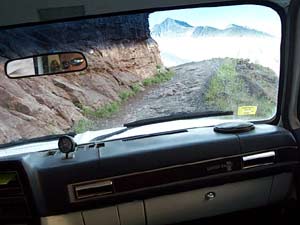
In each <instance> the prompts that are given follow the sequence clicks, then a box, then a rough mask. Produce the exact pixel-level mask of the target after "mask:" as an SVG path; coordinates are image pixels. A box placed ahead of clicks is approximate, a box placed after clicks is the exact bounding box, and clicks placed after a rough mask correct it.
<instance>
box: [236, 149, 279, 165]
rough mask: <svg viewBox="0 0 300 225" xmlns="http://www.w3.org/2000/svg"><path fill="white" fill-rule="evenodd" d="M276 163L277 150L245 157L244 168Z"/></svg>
mask: <svg viewBox="0 0 300 225" xmlns="http://www.w3.org/2000/svg"><path fill="white" fill-rule="evenodd" d="M274 163H275V152H274V151H270V152H264V153H259V154H255V155H249V156H244V157H243V163H242V168H243V169H249V168H253V167H258V166H266V165H271V164H274Z"/></svg>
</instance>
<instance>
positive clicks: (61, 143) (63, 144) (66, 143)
mask: <svg viewBox="0 0 300 225" xmlns="http://www.w3.org/2000/svg"><path fill="white" fill-rule="evenodd" d="M75 148H76V143H75V141H74V140H73V138H72V137H71V136H67V135H65V136H62V137H60V138H59V139H58V149H59V150H60V151H61V152H62V153H66V154H68V153H70V152H74V151H75Z"/></svg>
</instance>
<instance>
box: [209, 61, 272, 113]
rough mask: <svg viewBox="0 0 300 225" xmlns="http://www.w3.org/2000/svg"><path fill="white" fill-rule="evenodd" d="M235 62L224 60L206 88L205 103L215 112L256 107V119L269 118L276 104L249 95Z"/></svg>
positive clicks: (260, 97)
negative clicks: (214, 109) (241, 107)
mask: <svg viewBox="0 0 300 225" xmlns="http://www.w3.org/2000/svg"><path fill="white" fill-rule="evenodd" d="M236 63H237V60H234V59H226V60H225V61H224V63H223V64H222V65H221V67H220V68H219V70H218V71H217V74H216V76H214V77H213V78H212V79H211V81H210V84H209V86H208V90H207V92H206V94H205V101H206V102H207V104H208V105H210V106H212V107H214V108H216V109H217V110H222V111H223V110H224V111H227V110H230V111H234V112H235V113H236V112H237V109H238V107H240V106H257V113H256V115H255V117H256V118H269V117H270V116H272V115H273V113H274V112H275V109H276V103H275V102H273V101H272V100H271V99H268V98H267V97H266V96H255V94H252V95H251V94H250V93H249V90H248V87H247V85H246V83H245V81H244V80H243V79H242V78H241V76H239V74H238V72H237V71H236Z"/></svg>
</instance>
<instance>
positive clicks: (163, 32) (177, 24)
mask: <svg viewBox="0 0 300 225" xmlns="http://www.w3.org/2000/svg"><path fill="white" fill-rule="evenodd" d="M151 35H152V36H153V37H182V36H185V37H193V38H200V37H257V38H265V37H272V35H270V34H268V33H265V32H262V31H259V30H255V29H251V28H248V27H245V26H239V25H236V24H231V25H229V26H228V27H226V28H225V29H218V28H215V27H210V26H196V27H193V26H191V25H190V24H188V23H187V22H185V21H180V20H175V19H171V18H167V19H165V20H164V21H163V22H162V23H160V24H156V25H154V27H153V29H152V30H151Z"/></svg>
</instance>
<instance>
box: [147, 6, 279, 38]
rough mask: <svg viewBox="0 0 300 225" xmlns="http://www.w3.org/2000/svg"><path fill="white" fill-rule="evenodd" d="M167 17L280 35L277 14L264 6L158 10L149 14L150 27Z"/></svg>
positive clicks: (205, 24) (192, 22)
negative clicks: (241, 27) (240, 27)
mask: <svg viewBox="0 0 300 225" xmlns="http://www.w3.org/2000/svg"><path fill="white" fill-rule="evenodd" d="M168 17H169V18H172V19H177V20H182V21H185V22H187V23H189V24H190V25H192V26H212V27H216V28H219V29H224V28H225V27H226V26H228V25H230V24H237V25H241V26H246V27H249V28H253V29H256V30H260V31H263V32H267V33H269V34H271V35H274V36H277V37H280V35H281V22H280V17H279V15H278V14H277V12H276V11H274V10H273V9H271V8H269V7H266V6H259V5H239V6H220V7H205V8H204V7H203V8H193V9H180V10H167V11H158V12H154V13H151V14H150V16H149V23H150V29H151V28H152V27H153V26H154V25H155V24H159V23H161V22H163V21H164V20H165V19H166V18H168Z"/></svg>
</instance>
